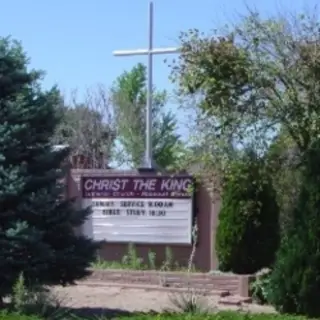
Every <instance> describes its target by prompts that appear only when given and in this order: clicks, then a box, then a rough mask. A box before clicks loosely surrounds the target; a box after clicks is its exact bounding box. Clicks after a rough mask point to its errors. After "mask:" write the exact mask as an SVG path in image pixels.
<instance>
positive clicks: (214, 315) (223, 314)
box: [121, 311, 308, 320]
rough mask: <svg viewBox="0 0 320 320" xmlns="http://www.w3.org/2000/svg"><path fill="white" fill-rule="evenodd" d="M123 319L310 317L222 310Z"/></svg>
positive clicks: (299, 319) (297, 319)
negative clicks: (208, 312)
mask: <svg viewBox="0 0 320 320" xmlns="http://www.w3.org/2000/svg"><path fill="white" fill-rule="evenodd" d="M121 319H128V320H129V319H132V320H153V319H154V320H156V319H157V320H184V319H185V320H306V319H308V318H305V317H299V316H293V315H279V314H274V313H269V314H268V313H246V312H239V311H220V312H213V313H211V314H203V313H193V314H190V313H188V312H186V313H179V312H176V313H174V312H173V313H163V314H148V313H147V314H144V313H141V314H136V315H130V316H128V317H121Z"/></svg>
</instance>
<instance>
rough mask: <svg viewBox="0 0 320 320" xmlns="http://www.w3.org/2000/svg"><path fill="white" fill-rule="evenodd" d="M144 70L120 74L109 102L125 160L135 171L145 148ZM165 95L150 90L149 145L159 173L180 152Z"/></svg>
mask: <svg viewBox="0 0 320 320" xmlns="http://www.w3.org/2000/svg"><path fill="white" fill-rule="evenodd" d="M146 94H147V91H146V67H145V66H144V65H142V64H138V65H137V66H135V67H134V68H133V69H132V70H131V71H130V72H124V73H123V74H122V75H121V76H120V77H119V78H118V79H117V80H116V82H115V84H114V86H113V88H112V100H113V104H114V109H115V116H116V122H117V133H118V136H117V137H118V138H119V141H120V142H121V144H122V146H123V148H124V151H125V154H126V157H129V158H130V161H131V162H132V164H133V165H134V166H135V167H138V166H140V165H141V161H142V159H143V156H144V146H145V128H146V121H145V108H146V101H147V100H146ZM166 103H167V94H166V92H165V91H163V92H160V91H156V90H154V93H153V106H152V127H153V132H152V133H153V135H152V145H153V149H154V150H153V156H154V160H155V162H156V164H157V165H158V166H159V167H160V168H163V169H167V168H170V167H171V166H175V165H176V163H177V161H178V159H179V156H180V152H181V151H182V146H181V141H180V137H179V135H178V134H177V133H176V127H177V121H176V118H175V116H174V114H173V113H171V112H167V111H166V110H165V109H164V107H165V104H166Z"/></svg>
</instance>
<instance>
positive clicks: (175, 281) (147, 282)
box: [84, 269, 250, 297]
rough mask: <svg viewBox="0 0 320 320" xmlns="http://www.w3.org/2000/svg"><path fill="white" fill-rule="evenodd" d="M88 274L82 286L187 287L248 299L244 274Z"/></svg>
mask: <svg viewBox="0 0 320 320" xmlns="http://www.w3.org/2000/svg"><path fill="white" fill-rule="evenodd" d="M91 272H92V273H91V275H90V276H89V277H87V278H86V279H85V280H84V282H85V283H86V282H87V283H89V282H93V283H96V284H99V283H100V284H103V283H104V284H115V285H121V284H123V285H137V286H141V287H142V288H143V286H155V287H159V288H161V287H162V288H168V289H169V288H172V289H186V288H191V289H195V290H196V289H198V290H203V291H208V292H213V291H216V292H220V293H221V294H223V293H225V295H228V294H230V295H237V296H242V297H249V282H250V276H247V275H233V274H230V275H229V274H209V273H184V272H160V271H159V272H158V271H132V270H96V269H91Z"/></svg>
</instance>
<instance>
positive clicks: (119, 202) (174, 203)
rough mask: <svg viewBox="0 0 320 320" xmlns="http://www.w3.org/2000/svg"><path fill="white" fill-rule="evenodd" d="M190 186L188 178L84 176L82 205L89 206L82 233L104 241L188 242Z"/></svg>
mask: <svg viewBox="0 0 320 320" xmlns="http://www.w3.org/2000/svg"><path fill="white" fill-rule="evenodd" d="M116 179H118V181H116ZM136 179H140V180H141V179H143V183H144V184H140V185H139V184H138V183H137V180H136ZM165 179H176V180H170V181H171V182H170V181H169V180H165ZM125 180H128V181H127V183H125ZM135 180H136V181H135ZM151 180H153V181H151ZM170 183H171V184H170ZM150 186H153V188H150ZM191 186H192V178H191V177H179V178H170V177H169V178H168V177H145V178H141V177H138V178H137V177H121V178H112V179H111V178H97V177H94V178H93V177H86V178H83V180H82V191H83V206H84V207H88V206H91V208H92V215H91V216H90V218H89V219H88V220H87V221H86V223H85V225H84V231H85V234H86V235H87V236H89V237H91V238H93V239H94V240H98V241H101V240H104V241H107V242H128V243H129V242H132V243H157V244H191V243H192V236H191V231H192V223H193V201H192V198H193V197H192V192H191V190H190V187H191ZM148 187H149V188H148ZM150 189H151V190H150ZM130 196H131V197H130Z"/></svg>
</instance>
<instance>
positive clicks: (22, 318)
mask: <svg viewBox="0 0 320 320" xmlns="http://www.w3.org/2000/svg"><path fill="white" fill-rule="evenodd" d="M0 319H1V320H42V318H41V317H38V316H35V315H33V316H28V315H25V314H21V313H18V312H8V311H7V310H2V311H1V312H0Z"/></svg>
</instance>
